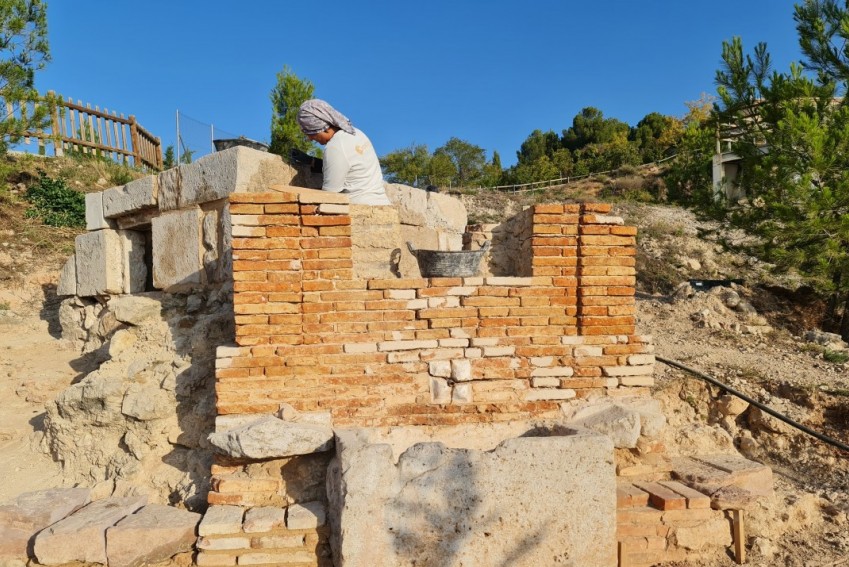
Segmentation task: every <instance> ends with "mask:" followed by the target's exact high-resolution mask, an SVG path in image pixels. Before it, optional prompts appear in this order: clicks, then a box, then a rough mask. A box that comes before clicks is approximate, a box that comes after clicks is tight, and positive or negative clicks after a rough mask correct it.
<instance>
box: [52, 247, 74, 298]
mask: <svg viewBox="0 0 849 567" xmlns="http://www.w3.org/2000/svg"><path fill="white" fill-rule="evenodd" d="M56 295H58V296H60V297H62V296H67V295H77V257H76V255H71V257H70V258H68V260H67V261H66V262H65V265H64V266H62V272H61V273H60V274H59V284H58V285H57V286H56Z"/></svg>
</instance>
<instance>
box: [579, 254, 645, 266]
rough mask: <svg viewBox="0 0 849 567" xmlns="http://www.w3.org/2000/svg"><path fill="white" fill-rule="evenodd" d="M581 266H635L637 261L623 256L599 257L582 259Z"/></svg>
mask: <svg viewBox="0 0 849 567" xmlns="http://www.w3.org/2000/svg"><path fill="white" fill-rule="evenodd" d="M580 263H581V266H635V265H636V263H637V261H636V259H635V258H628V257H622V256H616V257H611V256H608V255H604V256H597V257H592V256H589V257H582V258H581V261H580Z"/></svg>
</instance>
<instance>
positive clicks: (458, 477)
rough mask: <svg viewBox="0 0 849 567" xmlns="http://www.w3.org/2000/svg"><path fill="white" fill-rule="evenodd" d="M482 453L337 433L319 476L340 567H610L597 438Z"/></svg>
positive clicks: (536, 441)
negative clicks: (396, 447)
mask: <svg viewBox="0 0 849 567" xmlns="http://www.w3.org/2000/svg"><path fill="white" fill-rule="evenodd" d="M540 433H541V434H542V435H543V436H534V435H535V433H534V432H527V433H526V435H527V436H524V437H519V438H514V439H508V440H505V441H503V442H501V443H500V444H499V445H498V446H497V447H495V449H493V450H491V451H478V450H472V449H452V448H448V447H446V446H445V445H444V444H442V443H431V442H424V443H418V444H415V445H413V446H412V447H410V448H409V449H407V450H406V451H405V452H403V453H402V454H401V455H400V458H399V459H398V460H397V463H396V460H395V458H394V456H393V449H392V446H390V445H389V444H371V443H368V442H364V439H365V438H367V436H364V435H362V434H360V433H359V432H357V431H356V430H351V431H337V445H336V446H337V457H336V459H334V461H333V463H332V465H331V467H330V470H329V473H328V481H327V485H328V497H329V501H330V513H329V518H330V519H331V524H332V525H331V545H332V547H333V551H334V561H335V564H336V565H338V566H344V567H352V566H366V565H367V566H369V567H377V566H384V565H385V566H393V567H395V566H411V565H466V566H470V567H471V566H480V567H483V566H489V565H511V566H537V565H560V564H563V565H576V566H577V565H580V566H582V567H594V566H598V567H601V566H605V567H608V566H613V565H616V549H615V545H616V543H615V541H616V497H615V493H616V478H615V471H614V466H613V446H612V444H611V443H610V440H609V439H607V438H606V437H603V436H600V435H596V434H592V433H578V434H575V432H574V431H569V430H564V431H562V434H557V433H552V432H551V431H545V432H540Z"/></svg>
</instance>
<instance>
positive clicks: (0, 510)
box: [0, 488, 91, 535]
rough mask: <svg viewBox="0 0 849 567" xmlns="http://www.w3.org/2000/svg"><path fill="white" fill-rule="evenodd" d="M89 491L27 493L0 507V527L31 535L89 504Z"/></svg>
mask: <svg viewBox="0 0 849 567" xmlns="http://www.w3.org/2000/svg"><path fill="white" fill-rule="evenodd" d="M90 492H91V491H90V490H89V489H88V488H50V489H47V490H36V491H34V492H25V493H24V494H21V495H20V496H18V497H17V498H15V499H14V500H12V501H10V502H8V503H6V504H3V505H2V506H0V526H6V527H10V528H17V529H22V530H29V531H30V535H32V534H33V533H35V532H36V531H38V530H41V529H43V528H45V527H47V526H49V525H50V524H53V523H55V522H58V521H59V520H61V519H62V518H64V517H65V516H67V515H69V514H71V513H73V512H75V511H76V510H79V509H80V508H82V507H83V506H85V505H86V504H88V502H89V495H90Z"/></svg>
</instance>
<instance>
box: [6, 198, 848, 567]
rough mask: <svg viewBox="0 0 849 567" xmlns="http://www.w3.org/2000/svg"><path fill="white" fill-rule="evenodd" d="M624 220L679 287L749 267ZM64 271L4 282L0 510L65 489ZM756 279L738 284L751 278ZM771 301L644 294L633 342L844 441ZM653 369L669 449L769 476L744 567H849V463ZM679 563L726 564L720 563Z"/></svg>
mask: <svg viewBox="0 0 849 567" xmlns="http://www.w3.org/2000/svg"><path fill="white" fill-rule="evenodd" d="M628 214H629V215H637V216H632V218H629V219H627V220H628V221H629V222H632V223H634V224H638V225H641V230H643V231H645V236H644V237H642V238H641V240H640V246H641V248H642V251H641V253H643V254H645V257H646V258H647V260H645V261H647V262H649V264H651V262H653V261H657V262H661V261H665V262H668V263H670V264H671V265H674V266H675V267H676V268H677V269H679V271H678V272H676V274H675V276H674V277H678V278H680V279H681V280H686V278H687V277H688V275H690V276H693V277H695V276H701V277H729V276H730V275H734V274H737V273H739V272H740V267H741V266H747V265H749V266H750V267H751V263H750V262H747V261H746V260H745V259H744V260H740V259H739V258H736V259H733V258H732V259H727V258H723V257H722V254H720V253H719V252H718V248H717V247H716V245H715V243H712V242H711V241H710V239H709V238H708V237H706V236H705V233H704V231H702V230H697V229H696V228H698V227H697V225H698V223H697V222H696V221H695V220H694V219H692V218H690V217H687V216H686V215H685V216H683V217H680V218H678V217H676V216H675V215H673V213H671V212H670V211H668V210H665V209H663V210H660V211H649V212H647V211H646V210H641V211H637V213H634V212H633V211H628ZM652 215H655V216H652ZM679 216H680V215H679ZM676 223H680V225H681V226H683V227H688V228H686V229H684V228H680V227H679V225H678V224H676ZM661 225H662V226H663V227H665V228H664V229H663V230H661V229H660V228H659V227H660V226H661ZM676 227H678V228H676ZM694 227H696V228H694ZM669 234H673V235H674V238H673V237H668V235H669ZM673 251H674V252H673ZM708 252H710V253H708ZM59 266H60V264H57V263H56V261H55V259H54V260H51V261H50V262H43V263H42V264H41V268H40V269H39V270H37V271H33V272H31V273H29V274H27V275H26V276H25V277H21V278H16V279H15V280H9V281H5V282H3V281H0V306H2V308H0V391H1V392H3V393H4V402H3V403H2V404H0V478H2V479H3V482H2V483H0V502H2V501H5V500H8V499H9V498H12V497H14V496H16V495H17V494H20V493H22V492H26V491H29V490H35V489H40V488H46V487H51V486H61V485H63V478H62V475H61V467H60V465H59V464H58V463H54V462H53V461H52V459H50V457H49V456H48V455H46V454H44V453H43V452H42V451H41V448H40V424H41V420H42V418H43V416H44V404H45V403H46V402H48V401H49V400H51V399H52V398H53V397H54V396H55V395H56V394H57V393H58V392H59V391H61V390H62V389H63V388H65V387H66V386H68V385H69V384H71V383H72V382H73V381H74V380H75V379H77V378H78V376H79V374H80V369H79V368H75V366H77V361H78V359H79V354H78V353H77V352H75V351H74V350H73V349H71V348H69V347H68V346H67V345H65V344H64V343H63V342H62V341H61V340H60V338H59V333H58V322H57V319H56V317H57V309H56V307H57V303H56V301H55V298H52V297H51V293H50V289H51V288H50V285H51V283H52V282H55V279H56V275H57V274H58V268H59ZM686 270H690V273H689V274H688V273H687V271H686ZM756 271H757V270H756V269H755V268H752V269H751V270H750V271H748V272H746V275H747V277H749V278H750V279H753V280H754V279H757V278H755V277H754V275H753V274H755V273H756ZM759 281H763V279H762V278H761V279H760V280H759ZM747 284H748V282H747ZM728 290H730V291H733V292H734V295H736V296H737V298H738V299H740V301H741V302H742V303H743V307H739V305H740V303H735V301H734V296H733V295H732V294H730V293H729V291H728ZM773 299H774V298H772V296H771V295H769V293H768V292H767V291H765V289H764V288H762V287H759V285H752V286H751V287H747V286H745V285H744V286H735V287H734V288H730V287H720V288H714V289H712V290H709V291H694V290H693V289H692V287H690V286H682V287H680V288H679V289H678V291H677V292H675V293H672V292H670V293H664V294H661V293H649V292H644V293H641V294H639V295H638V301H637V304H638V331H639V332H641V333H645V334H651V335H652V336H653V337H654V343H655V345H656V353H657V354H658V355H659V356H661V357H665V358H669V359H673V360H677V361H680V362H682V363H683V364H685V365H688V366H692V367H694V368H696V369H698V370H700V371H701V372H704V373H707V374H709V375H712V376H714V377H715V378H717V379H718V380H721V381H723V382H725V383H726V384H728V385H729V386H731V387H733V388H735V389H738V390H741V391H743V392H744V393H746V394H747V395H750V396H752V397H753V398H755V399H757V400H759V401H761V402H762V403H765V404H767V405H769V406H770V407H774V408H775V409H776V410H778V411H780V412H782V413H786V414H787V415H788V416H790V417H791V418H792V419H794V420H796V421H799V422H801V423H804V424H805V425H807V426H809V427H811V428H814V429H816V430H818V431H821V432H822V433H824V434H826V435H829V436H831V437H834V438H836V439H838V440H839V441H841V442H842V443H844V444H846V443H849V432H847V422H849V362H841V357H840V356H835V355H831V356H830V355H829V353H830V352H838V353H839V352H840V349H837V350H836V351H831V350H829V349H826V348H824V347H821V346H817V345H814V344H812V343H810V342H808V341H806V340H804V339H803V338H802V336H801V331H802V330H803V329H802V327H804V325H805V323H804V322H802V321H800V319H799V315H798V313H796V314H794V313H795V312H793V311H792V310H788V309H787V308H786V305H784V304H780V302H777V301H774V300H773ZM730 305H734V307H731V306H730ZM746 306H749V307H746ZM755 306H757V307H755ZM750 307H751V308H750ZM829 360H832V361H829ZM656 368H657V369H656V379H657V386H656V387H655V388H654V392H653V395H654V396H655V397H657V398H658V399H660V400H661V402H662V404H663V406H664V409H665V413H666V415H667V419H668V421H669V425H668V427H667V438H666V439H665V440H664V441H665V443H666V445H667V448H668V449H669V450H670V452H672V453H675V452H678V453H680V454H686V453H695V452H699V451H710V450H713V449H716V448H717V447H723V448H724V449H726V450H732V449H734V448H736V450H739V451H740V452H741V453H743V454H744V455H745V456H747V457H748V458H752V459H754V460H758V461H760V462H763V463H765V464H768V465H770V466H771V467H772V468H773V471H774V473H775V483H776V498H775V501H774V503H773V504H772V505H771V506H769V507H766V508H764V509H763V510H762V511H761V516H762V517H761V518H759V519H758V521H757V522H755V524H760V525H765V524H766V525H769V527H768V528H761V529H760V531H758V532H757V533H750V539H749V542H748V543H749V546H750V560H749V563H748V564H750V565H761V566H772V565H783V566H794V567H795V566H800V567H801V566H805V567H808V566H823V567H825V566H836V565H844V564H845V565H849V521H847V512H849V499H847V490H849V454H847V453H846V452H843V451H840V450H839V449H835V448H833V447H829V446H828V445H826V444H824V443H822V442H820V441H817V440H814V439H813V438H811V437H810V436H808V435H805V434H803V433H800V432H798V431H796V430H793V429H792V428H790V427H788V426H785V425H783V424H781V423H780V422H778V421H777V420H775V419H774V418H771V417H769V416H764V415H763V414H762V413H760V412H757V411H754V410H753V409H752V408H749V409H748V410H747V411H745V412H743V413H741V414H739V415H737V416H735V417H734V418H733V419H729V418H728V417H726V416H723V415H722V414H721V412H720V411H719V410H718V408H719V400H720V398H721V396H722V394H723V393H724V392H723V391H721V388H717V387H714V386H707V385H706V384H705V383H704V382H702V381H701V380H698V379H696V378H695V377H693V376H690V375H688V374H687V373H685V372H683V371H680V370H677V369H673V368H671V367H669V366H667V365H665V364H662V363H660V362H658V364H657V367H656ZM688 565H698V566H700V567H719V566H725V565H734V562H733V561H732V560H731V559H730V558H729V557H728V556H725V555H721V554H720V555H718V556H710V557H705V558H704V559H702V560H701V561H700V562H699V563H688Z"/></svg>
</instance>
